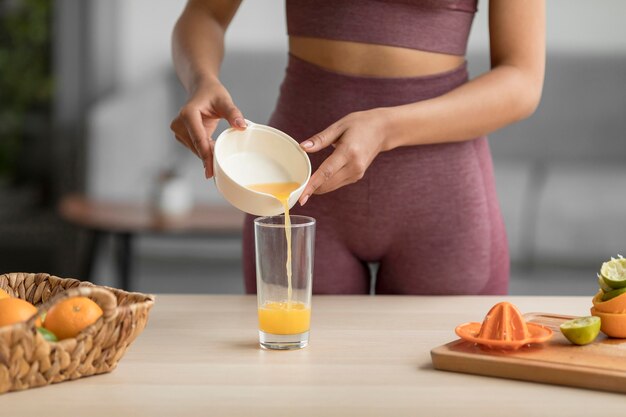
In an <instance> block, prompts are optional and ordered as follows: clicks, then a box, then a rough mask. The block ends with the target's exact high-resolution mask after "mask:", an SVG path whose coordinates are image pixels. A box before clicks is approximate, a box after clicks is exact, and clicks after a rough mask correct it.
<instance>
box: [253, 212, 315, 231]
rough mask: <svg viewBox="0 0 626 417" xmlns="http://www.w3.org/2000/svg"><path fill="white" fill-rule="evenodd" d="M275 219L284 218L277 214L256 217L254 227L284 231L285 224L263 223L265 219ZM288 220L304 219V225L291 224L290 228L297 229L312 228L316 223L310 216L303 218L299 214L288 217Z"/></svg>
mask: <svg viewBox="0 0 626 417" xmlns="http://www.w3.org/2000/svg"><path fill="white" fill-rule="evenodd" d="M277 217H284V216H283V215H282V214H278V215H275V216H263V217H257V218H256V219H254V225H255V226H259V227H271V228H280V229H284V228H285V224H284V223H282V224H278V223H263V222H264V221H265V220H267V219H275V218H277ZM289 218H291V219H294V218H296V219H305V223H293V220H292V223H291V228H296V229H297V228H299V227H307V226H313V225H315V223H316V221H315V219H314V218H313V217H310V216H303V215H301V214H292V215H290V216H289Z"/></svg>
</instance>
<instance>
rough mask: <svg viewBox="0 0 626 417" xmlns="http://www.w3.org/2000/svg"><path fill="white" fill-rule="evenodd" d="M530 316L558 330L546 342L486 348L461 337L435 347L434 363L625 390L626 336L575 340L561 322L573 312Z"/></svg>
mask: <svg viewBox="0 0 626 417" xmlns="http://www.w3.org/2000/svg"><path fill="white" fill-rule="evenodd" d="M524 317H525V319H526V321H529V322H533V323H538V324H542V325H544V326H546V327H549V328H551V329H552V330H553V332H554V336H552V338H551V339H550V340H549V341H548V342H546V343H543V344H540V345H531V346H525V347H523V348H520V349H519V350H516V351H510V352H505V351H498V350H491V349H487V348H482V347H480V346H478V345H475V344H473V343H470V342H466V341H464V340H461V339H459V340H457V341H454V342H451V343H448V344H446V345H443V346H439V347H436V348H434V349H433V350H431V352H430V355H431V358H432V361H433V365H434V367H435V368H436V369H440V370H445V371H453V372H463V373H470V374H478V375H487V376H495V377H500V378H509V379H519V380H526V381H534V382H543V383H547V384H556V385H567V386H572V387H581V388H590V389H597V390H603V391H614V392H623V393H626V339H611V338H607V337H606V336H604V335H603V334H602V333H600V335H599V336H598V338H597V339H596V340H595V341H594V342H593V343H591V344H589V345H586V346H575V345H573V344H571V343H570V342H569V341H568V340H567V339H566V338H565V337H564V336H563V335H562V334H561V331H560V330H559V328H558V326H559V325H560V324H561V323H562V322H563V321H565V320H568V319H570V318H572V317H567V316H557V315H550V314H545V313H528V314H525V315H524Z"/></svg>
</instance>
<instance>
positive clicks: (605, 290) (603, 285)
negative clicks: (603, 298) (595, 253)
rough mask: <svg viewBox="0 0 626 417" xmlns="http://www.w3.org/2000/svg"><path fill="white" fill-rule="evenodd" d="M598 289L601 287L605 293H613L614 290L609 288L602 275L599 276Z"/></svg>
mask: <svg viewBox="0 0 626 417" xmlns="http://www.w3.org/2000/svg"><path fill="white" fill-rule="evenodd" d="M598 287H600V289H601V290H602V291H603V292H609V291H613V288H611V287H609V286H608V284H607V283H606V282H605V281H604V278H602V275H600V274H598Z"/></svg>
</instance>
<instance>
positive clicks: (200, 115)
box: [170, 80, 246, 178]
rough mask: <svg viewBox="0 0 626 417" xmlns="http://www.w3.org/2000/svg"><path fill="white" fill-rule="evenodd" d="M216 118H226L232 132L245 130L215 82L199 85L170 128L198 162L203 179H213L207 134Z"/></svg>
mask: <svg viewBox="0 0 626 417" xmlns="http://www.w3.org/2000/svg"><path fill="white" fill-rule="evenodd" d="M220 119H226V120H227V121H228V123H229V124H230V125H231V127H234V128H235V129H245V128H246V122H245V120H244V117H243V115H242V114H241V112H240V111H239V109H238V108H237V107H235V105H234V104H233V100H232V98H231V97H230V94H228V91H226V88H224V86H223V85H222V84H221V83H220V82H219V81H217V80H215V81H209V82H204V83H199V84H198V86H197V88H195V89H194V91H193V92H192V93H191V96H190V98H189V100H188V101H187V104H185V105H184V106H183V107H182V109H181V110H180V113H179V114H178V116H176V118H175V119H174V120H173V121H172V124H171V125H170V128H171V129H172V131H173V132H174V136H175V137H176V140H178V141H179V142H180V143H182V144H183V145H185V146H186V147H187V148H189V149H190V150H191V151H192V152H193V153H195V154H196V155H197V156H198V157H199V158H200V159H201V160H202V163H203V164H204V175H205V177H206V178H211V177H212V176H213V147H214V146H215V141H214V140H213V138H212V137H211V135H212V134H213V132H214V131H215V128H216V127H217V123H218V122H219V120H220Z"/></svg>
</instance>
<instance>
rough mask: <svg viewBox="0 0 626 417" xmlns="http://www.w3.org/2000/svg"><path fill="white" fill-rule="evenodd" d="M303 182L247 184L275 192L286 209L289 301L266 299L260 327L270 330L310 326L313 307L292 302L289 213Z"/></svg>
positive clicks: (299, 329) (290, 331)
mask: <svg viewBox="0 0 626 417" xmlns="http://www.w3.org/2000/svg"><path fill="white" fill-rule="evenodd" d="M300 185H301V184H298V183H297V182H275V183H263V184H252V185H248V186H247V188H248V189H250V190H253V191H259V192H262V193H267V194H270V195H272V196H274V197H275V198H276V199H277V200H278V201H280V203H281V204H282V206H283V209H284V211H285V239H286V241H287V262H286V264H285V268H286V270H287V303H283V302H271V303H266V304H265V305H264V306H263V307H262V308H260V309H259V322H260V323H259V324H260V327H261V330H263V331H267V332H268V333H280V334H296V333H302V332H304V331H306V330H308V326H309V320H310V314H311V312H310V310H309V309H308V308H306V306H305V305H303V304H302V303H296V304H295V305H292V302H291V299H292V294H293V286H292V279H291V278H292V270H291V218H290V217H289V196H290V195H291V193H292V192H293V191H295V190H296V189H298V187H300Z"/></svg>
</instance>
